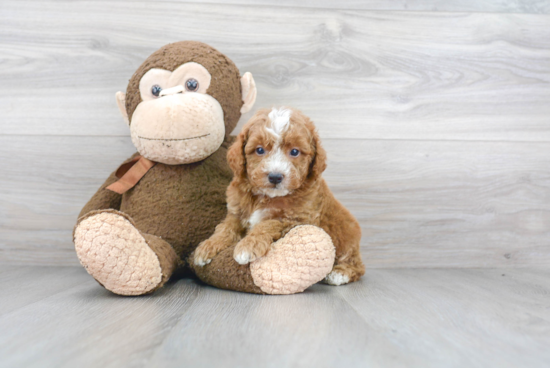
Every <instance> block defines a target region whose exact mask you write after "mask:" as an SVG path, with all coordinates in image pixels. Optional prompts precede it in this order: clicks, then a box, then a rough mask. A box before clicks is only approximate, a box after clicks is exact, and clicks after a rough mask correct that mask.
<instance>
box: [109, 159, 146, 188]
mask: <svg viewBox="0 0 550 368" xmlns="http://www.w3.org/2000/svg"><path fill="white" fill-rule="evenodd" d="M155 164H156V162H153V161H151V160H149V159H146V158H145V157H143V156H136V157H134V158H133V159H132V161H130V162H127V163H125V164H122V165H120V167H119V168H118V170H117V171H116V174H115V175H116V177H117V178H119V180H117V181H115V182H114V183H113V184H111V185H109V186H108V187H107V188H106V189H109V190H112V191H113V192H115V193H118V194H123V193H126V192H127V191H128V190H130V189H132V188H133V187H134V186H135V185H136V184H137V183H138V181H139V180H140V179H141V178H143V177H144V176H145V174H147V171H149V169H150V168H152V167H153V166H155Z"/></svg>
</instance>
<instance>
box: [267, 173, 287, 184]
mask: <svg viewBox="0 0 550 368" xmlns="http://www.w3.org/2000/svg"><path fill="white" fill-rule="evenodd" d="M267 179H268V180H269V182H270V183H271V184H275V185H277V184H279V183H280V182H282V181H283V174H279V173H270V174H269V175H268V176H267Z"/></svg>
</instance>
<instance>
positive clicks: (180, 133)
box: [116, 41, 256, 165]
mask: <svg viewBox="0 0 550 368" xmlns="http://www.w3.org/2000/svg"><path fill="white" fill-rule="evenodd" d="M126 92H127V93H126V94H124V93H122V92H118V93H117V95H116V98H117V103H118V107H119V109H120V112H121V113H122V115H123V117H124V120H125V121H126V123H127V124H129V125H130V134H131V137H132V142H133V143H134V145H135V146H136V148H137V150H138V152H139V153H140V154H141V155H142V156H144V157H145V158H148V159H150V160H152V161H156V162H161V163H164V164H168V165H179V164H188V163H192V162H197V161H201V160H203V159H205V158H207V157H208V156H210V155H211V154H213V153H214V152H216V151H217V150H218V148H219V147H220V146H221V144H222V143H223V141H224V137H228V135H229V133H230V132H231V130H233V128H234V127H235V125H236V124H237V122H238V120H239V118H240V116H241V114H242V113H245V112H247V111H249V110H250V109H251V108H252V106H253V105H254V101H255V100H256V86H255V83H254V79H253V78H252V75H251V74H250V73H245V74H244V75H243V76H242V77H240V75H239V70H238V69H237V67H236V66H235V64H234V63H233V62H232V61H231V60H229V59H228V58H227V57H226V56H225V55H223V54H222V53H220V52H219V51H217V50H216V49H214V48H212V47H210V46H208V45H206V44H203V43H200V42H194V41H182V42H176V43H173V44H169V45H166V46H163V47H162V48H160V49H159V50H157V51H155V52H154V53H153V54H151V56H149V57H148V58H147V60H145V61H144V63H143V64H142V65H141V66H140V67H139V68H138V70H137V71H136V72H135V73H134V75H133V76H132V78H131V79H130V81H129V83H128V88H127V90H126Z"/></svg>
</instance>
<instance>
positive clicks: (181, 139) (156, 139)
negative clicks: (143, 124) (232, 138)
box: [138, 134, 210, 141]
mask: <svg viewBox="0 0 550 368" xmlns="http://www.w3.org/2000/svg"><path fill="white" fill-rule="evenodd" d="M209 135H210V134H203V135H199V136H196V137H189V138H147V137H141V136H139V135H138V138H139V139H145V140H148V141H188V140H191V139H197V138H203V137H207V136H209Z"/></svg>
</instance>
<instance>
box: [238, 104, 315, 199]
mask: <svg viewBox="0 0 550 368" xmlns="http://www.w3.org/2000/svg"><path fill="white" fill-rule="evenodd" d="M237 156H239V157H237ZM228 157H229V163H230V165H231V167H232V168H233V171H234V172H235V175H242V176H244V179H245V180H247V181H248V183H249V184H250V186H251V187H252V192H253V193H254V194H256V195H267V196H269V197H272V198H273V197H280V196H285V195H287V194H290V193H292V192H293V191H295V190H296V189H298V188H300V187H301V186H302V185H303V184H304V182H306V181H307V180H310V179H314V178H316V177H317V176H319V175H320V174H321V172H322V171H323V170H324V168H325V154H324V150H322V148H321V146H320V142H319V137H318V135H317V133H316V131H315V127H314V126H313V123H312V122H311V121H310V120H309V118H307V117H306V116H305V115H303V114H302V113H301V112H299V111H297V110H291V109H285V108H273V109H272V110H261V111H259V112H258V113H256V115H255V116H254V117H253V118H252V119H251V120H250V121H249V122H248V123H247V124H246V125H245V127H243V131H242V132H241V134H239V137H238V138H237V142H235V144H234V145H233V146H232V147H231V149H230V151H229V153H228Z"/></svg>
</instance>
